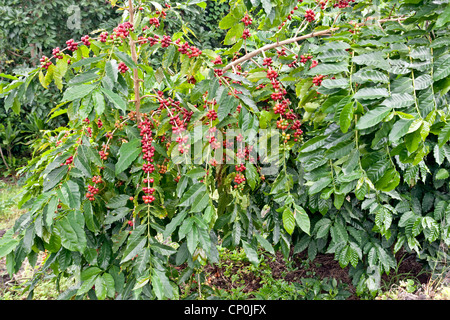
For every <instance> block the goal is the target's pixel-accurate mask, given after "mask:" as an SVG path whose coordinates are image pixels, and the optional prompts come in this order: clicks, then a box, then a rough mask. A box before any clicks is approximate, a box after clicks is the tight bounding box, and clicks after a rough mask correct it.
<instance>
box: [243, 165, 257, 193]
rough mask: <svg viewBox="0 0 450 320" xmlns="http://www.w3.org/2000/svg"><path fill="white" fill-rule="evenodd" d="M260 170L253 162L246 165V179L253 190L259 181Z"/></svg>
mask: <svg viewBox="0 0 450 320" xmlns="http://www.w3.org/2000/svg"><path fill="white" fill-rule="evenodd" d="M258 178H259V175H258V171H257V170H256V167H255V166H254V165H253V164H251V163H248V164H246V166H245V179H246V181H247V183H248V185H249V186H250V188H252V190H255V187H256V184H257V182H258Z"/></svg>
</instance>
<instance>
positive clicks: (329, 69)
mask: <svg viewBox="0 0 450 320" xmlns="http://www.w3.org/2000/svg"><path fill="white" fill-rule="evenodd" d="M341 72H348V62H346V61H345V62H337V63H319V64H318V65H317V66H315V67H314V68H311V69H310V70H309V71H308V72H307V74H308V75H310V76H315V75H319V74H321V75H331V74H338V73H341Z"/></svg>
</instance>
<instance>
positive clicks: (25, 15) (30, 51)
mask: <svg viewBox="0 0 450 320" xmlns="http://www.w3.org/2000/svg"><path fill="white" fill-rule="evenodd" d="M0 14H1V15H2V20H1V21H0V39H1V40H0V72H4V73H11V72H12V70H13V69H14V68H17V67H18V66H23V67H30V66H36V65H37V64H38V63H39V58H40V57H41V56H42V55H43V53H45V52H49V51H51V50H52V49H53V48H55V47H62V46H63V45H64V44H65V42H66V40H68V39H70V38H73V37H77V38H78V37H81V36H83V35H84V34H86V33H89V32H91V31H93V29H94V28H103V27H104V28H111V27H113V26H114V24H115V23H117V21H118V18H120V16H119V15H118V14H117V13H116V12H115V10H114V9H113V8H111V7H108V6H106V5H105V2H104V1H101V0H96V1H86V0H82V1H73V0H54V1H33V3H31V2H30V1H24V0H2V1H0ZM78 14H79V18H80V21H79V23H78V21H76V19H77V18H78V16H77V15H78ZM114 20H115V21H114Z"/></svg>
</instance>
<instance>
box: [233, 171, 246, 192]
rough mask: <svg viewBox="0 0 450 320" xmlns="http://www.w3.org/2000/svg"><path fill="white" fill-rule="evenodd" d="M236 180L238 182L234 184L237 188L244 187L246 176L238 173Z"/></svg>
mask: <svg viewBox="0 0 450 320" xmlns="http://www.w3.org/2000/svg"><path fill="white" fill-rule="evenodd" d="M234 182H235V183H236V184H235V185H234V188H235V189H238V188H239V187H240V186H242V187H243V183H244V182H245V176H244V175H243V174H242V173H237V174H236V176H235V177H234Z"/></svg>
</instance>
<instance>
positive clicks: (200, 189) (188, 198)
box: [178, 183, 207, 207]
mask: <svg viewBox="0 0 450 320" xmlns="http://www.w3.org/2000/svg"><path fill="white" fill-rule="evenodd" d="M205 193H207V192H206V186H205V185H204V184H203V183H196V184H194V185H193V186H192V187H190V188H189V189H188V191H186V192H185V193H184V194H183V196H182V197H181V199H180V203H179V204H178V205H179V206H181V207H187V206H191V205H193V204H194V201H195V200H196V199H197V197H198V196H199V195H200V196H201V195H202V194H205Z"/></svg>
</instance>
